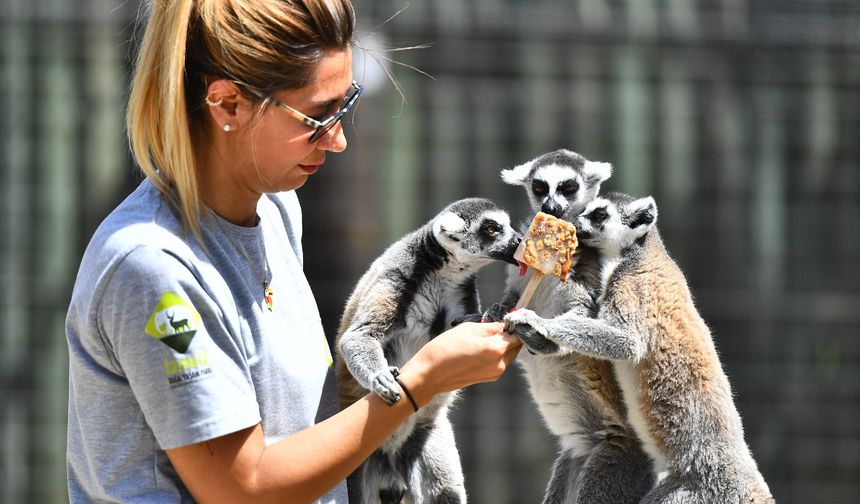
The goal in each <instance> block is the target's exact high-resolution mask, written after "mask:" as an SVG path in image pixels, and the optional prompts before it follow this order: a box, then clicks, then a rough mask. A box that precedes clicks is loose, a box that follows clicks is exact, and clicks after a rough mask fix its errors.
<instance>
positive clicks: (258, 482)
mask: <svg viewBox="0 0 860 504" xmlns="http://www.w3.org/2000/svg"><path fill="white" fill-rule="evenodd" d="M502 327H503V326H502V324H501V323H492V324H472V323H466V324H461V325H459V326H457V327H455V328H453V329H451V330H449V331H447V332H445V333H443V334H441V335H439V336H438V337H436V338H435V339H433V340H432V341H431V342H430V343H428V344H427V345H425V346H424V347H423V348H422V349H421V350H420V351H419V352H418V353H417V354H416V355H415V356H414V357H413V358H412V359H411V360H410V361H409V362H407V363H406V364H405V365H404V366H403V367H402V368H401V370H400V376H399V378H400V380H401V381H402V382H403V383H404V384H405V385H406V387H408V388H409V391H410V392H411V393H412V396H413V397H414V399H415V401H416V402H417V403H418V404H419V405H420V406H423V405H425V404H427V403H428V402H429V401H430V399H431V398H432V397H433V396H434V395H436V394H439V393H442V392H448V391H451V390H456V389H458V388H463V387H466V386H468V385H472V384H474V383H480V382H488V381H495V380H497V379H498V378H499V377H500V376H501V375H502V373H503V372H504V371H505V369H506V368H507V366H508V365H509V364H510V362H511V361H512V360H513V359H514V358H515V357H516V355H517V352H518V351H519V349H520V346H521V345H522V344H521V342H520V341H519V339H518V338H516V337H514V336H511V335H509V334H506V333H503V332H501V331H502ZM402 397H403V399H401V400H400V401H399V402H397V403H395V404H394V405H392V406H388V405H387V404H385V402H384V401H382V400H381V399H380V398H379V397H377V396H375V395H373V394H369V395H367V396H366V397H364V398H363V399H361V400H360V401H358V402H356V403H355V404H353V405H351V406H350V407H348V408H346V409H344V410H343V411H341V412H340V413H338V414H336V415H334V416H332V417H331V418H328V419H327V420H325V421H323V422H321V423H319V424H316V425H314V426H313V427H310V428H308V429H306V430H304V431H301V432H299V433H297V434H295V435H293V436H290V437H289V438H287V439H284V440H281V441H279V442H277V443H274V444H272V445H270V446H265V444H264V440H263V430H262V427H261V426H260V425H259V424H258V425H256V426H254V427H249V428H247V429H244V430H241V431H239V432H234V433H232V434H228V435H226V436H221V437H218V438H215V439H212V440H209V441H206V442H204V443H198V444H193V445H188V446H183V447H180V448H174V449H170V450H167V455H168V457H169V458H170V461H171V462H172V463H173V465H174V467H175V468H176V470H177V472H178V473H179V476H180V477H181V478H182V481H183V482H184V483H185V485H186V486H187V487H188V489H189V490H190V491H191V494H192V495H193V496H194V498H195V499H196V500H197V501H198V502H248V501H251V500H253V501H254V502H270V501H271V502H297V503H299V502H312V501H314V500H315V499H318V498H319V497H320V496H322V495H323V494H324V493H325V492H326V491H328V490H329V489H331V488H332V487H334V486H335V485H336V484H337V483H338V482H339V481H341V480H343V479H345V478H346V477H347V476H348V475H349V474H350V473H351V472H352V471H353V470H355V468H356V467H358V465H359V464H361V462H362V461H364V460H365V459H366V458H367V457H368V456H369V455H370V454H371V453H373V451H374V450H375V449H376V448H378V447H379V445H381V444H382V442H383V441H384V440H385V439H386V438H387V437H388V436H389V435H390V434H391V433H392V432H394V430H395V429H396V428H397V427H398V426H399V425H400V424H401V423H402V422H403V421H404V420H405V419H406V418H408V417H409V415H410V414H412V413H413V409H412V405H411V403H410V402H409V401H408V400H405V395H403V396H402Z"/></svg>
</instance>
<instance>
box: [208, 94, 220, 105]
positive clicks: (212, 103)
mask: <svg viewBox="0 0 860 504" xmlns="http://www.w3.org/2000/svg"><path fill="white" fill-rule="evenodd" d="M222 103H224V98H223V97H221V98H218V99H217V100H215V101H212V100H211V99H210V98H209V95H206V105H209V106H210V107H217V106H218V105H221V104H222Z"/></svg>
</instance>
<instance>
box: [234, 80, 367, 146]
mask: <svg viewBox="0 0 860 504" xmlns="http://www.w3.org/2000/svg"><path fill="white" fill-rule="evenodd" d="M244 87H245V89H247V90H249V91H250V92H251V93H253V94H255V95H256V96H257V97H258V98H261V99H263V100H266V101H268V102H270V103H271V104H272V105H274V106H276V107H278V108H279V109H282V110H284V111H286V112H287V113H289V114H290V115H291V116H293V117H295V118H296V119H298V120H299V121H301V122H303V123H304V124H305V125H306V126H308V127H311V128H313V129H314V132H313V133H312V134H311V136H310V138H308V143H314V142H316V141H317V140H319V139H320V138H322V137H323V135H325V134H326V133H328V132H329V131H331V129H332V128H334V127H335V126H336V125H337V123H339V122H340V120H341V119H343V116H344V115H346V113H347V112H349V111H350V110H352V107H353V106H354V105H355V102H357V101H358V97H359V96H361V93H362V92H364V86H363V85H361V84H359V83H357V82H355V81H353V82H352V85H350V86H349V91H348V92H347V94H346V96H344V98H343V102H342V105H338V109H337V110H336V111H335V112H334V113H333V114H331V115H330V116H328V117H326V118H325V119H314V118H313V117H308V116H306V115H305V114H303V113H301V112H299V111H298V110H296V109H294V108H293V107H290V106H289V105H287V104H286V103H284V102H282V101H281V100H278V99H277V98H275V97H274V96H267V95H264V94H262V93H260V92H258V91H257V90H255V89H253V88H251V87H249V86H244Z"/></svg>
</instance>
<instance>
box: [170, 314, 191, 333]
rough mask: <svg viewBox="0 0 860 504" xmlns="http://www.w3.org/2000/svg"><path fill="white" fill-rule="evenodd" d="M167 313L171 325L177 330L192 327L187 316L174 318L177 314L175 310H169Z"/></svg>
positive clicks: (180, 330)
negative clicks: (178, 318)
mask: <svg viewBox="0 0 860 504" xmlns="http://www.w3.org/2000/svg"><path fill="white" fill-rule="evenodd" d="M166 315H167V320H169V321H170V327H172V328H173V330H174V331H175V332H182V331H184V330H185V329H189V330H190V329H191V326H189V325H188V319H187V318H184V319H181V320H173V317H175V314H174V313H173V312H167V313H166Z"/></svg>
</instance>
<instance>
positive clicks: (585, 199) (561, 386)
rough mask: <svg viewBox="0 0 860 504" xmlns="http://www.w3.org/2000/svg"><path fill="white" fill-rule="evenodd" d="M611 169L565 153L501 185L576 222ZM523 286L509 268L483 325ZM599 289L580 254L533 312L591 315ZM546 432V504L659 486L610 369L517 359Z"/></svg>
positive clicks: (578, 358)
mask: <svg viewBox="0 0 860 504" xmlns="http://www.w3.org/2000/svg"><path fill="white" fill-rule="evenodd" d="M611 173H612V167H611V165H610V164H609V163H600V162H594V161H589V160H587V159H585V158H584V157H583V156H581V155H579V154H577V153H575V152H571V151H568V150H564V149H562V150H557V151H554V152H550V153H547V154H544V155H541V156H539V157H537V158H535V159H533V160H531V161H529V162H527V163H525V164H522V165H519V166H517V167H515V168H512V169H509V170H503V171H502V179H503V180H504V181H505V182H506V183H508V184H512V185H520V186H523V187H524V188H525V189H526V192H527V193H528V197H529V202H530V203H531V208H532V211H534V212H535V213H537V212H538V211H542V212H544V213H549V214H552V215H554V216H555V217H558V218H561V219H565V220H568V221H573V220H574V218H575V217H576V216H577V215H579V213H580V212H582V210H584V209H585V207H586V205H587V204H588V203H589V202H590V201H591V200H593V199H594V198H595V197H596V196H597V194H598V192H599V190H600V185H601V184H602V183H603V182H604V181H605V180H606V179H608V178H609V177H610V175H611ZM525 282H526V278H525V277H522V276H520V275H519V274H518V271H517V269H516V268H511V269H510V273H509V275H508V285H507V295H506V297H505V300H504V301H503V302H502V303H501V304H497V305H494V306H493V307H492V308H491V309H490V310H488V312H487V313H486V314H485V318H487V319H490V320H498V319H500V318H501V317H502V316H504V313H506V312H507V309H508V308H509V307H512V306H513V305H514V304H515V303H516V301H517V299H518V298H519V296H520V293H521V292H522V290H523V287H524V285H525ZM599 288H600V270H599V264H598V262H597V256H596V251H594V250H593V249H589V248H587V247H579V248H578V249H577V251H576V253H575V255H574V265H573V267H572V269H571V278H569V279H568V280H567V282H565V283H562V282H561V281H559V279H558V278H555V277H551V276H547V277H545V278H544V279H543V281H542V282H541V284H540V286H539V287H538V290H537V292H536V293H535V296H534V297H533V298H532V301H531V302H530V304H529V306H530V308H531V309H532V310H534V311H535V312H537V313H539V314H541V315H542V316H544V317H548V318H552V317H558V316H561V315H562V314H567V313H577V314H580V315H583V316H588V315H592V314H593V313H594V310H595V309H596V307H595V303H594V299H595V298H596V296H597V293H598V291H599ZM517 362H519V364H520V366H521V367H522V369H523V371H524V374H525V376H526V380H527V381H528V384H529V389H530V391H531V395H532V397H533V399H534V401H535V403H536V404H537V406H538V409H539V411H540V413H541V416H542V417H543V419H544V421H545V423H546V425H547V427H548V428H549V430H550V431H551V432H552V433H553V434H554V435H556V436H557V437H558V440H559V444H560V452H559V454H558V456H557V458H556V460H555V463H554V466H553V469H552V474H551V476H550V480H549V482H548V484H547V488H546V492H545V495H544V499H543V502H544V503H545V504H550V503H552V504H569V503H587V504H603V503H606V504H610V503H611V504H624V503H633V502H639V499H640V498H641V497H642V495H644V494H645V492H647V491H648V490H649V489H650V488H651V486H652V485H653V481H654V474H653V472H652V471H651V466H650V462H649V460H648V457H647V456H646V455H645V453H644V452H643V451H642V448H641V445H640V442H639V440H638V439H637V438H636V436H635V434H634V433H633V430H632V429H631V428H630V426H629V424H628V423H627V421H626V413H625V407H624V403H623V400H622V398H621V391H620V389H619V387H618V383H617V381H616V379H615V373H614V370H613V369H612V366H611V364H610V363H609V362H607V361H605V360H601V359H594V358H592V357H589V356H586V355H583V354H580V353H574V352H563V353H553V354H551V355H547V354H540V353H532V352H520V356H519V357H518V358H517Z"/></svg>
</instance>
